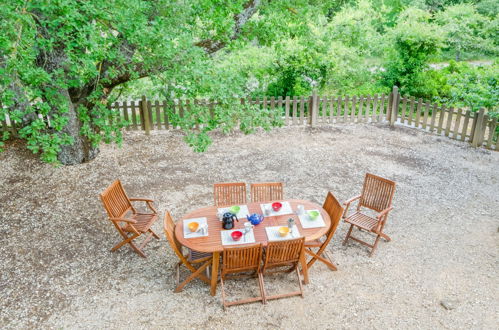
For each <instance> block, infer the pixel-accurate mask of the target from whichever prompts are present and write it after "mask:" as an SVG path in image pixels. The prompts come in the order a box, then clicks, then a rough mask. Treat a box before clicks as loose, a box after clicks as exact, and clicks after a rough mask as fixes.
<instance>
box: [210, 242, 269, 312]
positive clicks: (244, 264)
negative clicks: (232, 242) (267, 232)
mask: <svg viewBox="0 0 499 330" xmlns="http://www.w3.org/2000/svg"><path fill="white" fill-rule="evenodd" d="M262 252H263V248H262V244H261V243H258V244H252V245H248V246H245V247H232V248H224V250H223V257H222V270H221V275H220V284H221V289H222V304H223V306H224V309H226V308H227V307H229V306H233V305H241V304H247V303H251V302H256V301H262V302H263V303H265V299H264V297H265V296H264V294H263V278H262V273H261V272H260V269H261V261H262ZM247 272H252V273H251V274H250V275H249V276H257V277H258V286H259V287H260V295H259V296H258V297H254V298H247V299H241V300H236V301H230V302H228V301H226V298H225V288H224V280H226V279H228V278H238V277H244V276H248V275H243V274H241V273H247ZM234 274H239V275H234Z"/></svg>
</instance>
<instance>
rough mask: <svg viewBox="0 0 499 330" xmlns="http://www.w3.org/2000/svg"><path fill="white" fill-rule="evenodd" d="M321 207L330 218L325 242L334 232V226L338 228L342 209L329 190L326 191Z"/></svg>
mask: <svg viewBox="0 0 499 330" xmlns="http://www.w3.org/2000/svg"><path fill="white" fill-rule="evenodd" d="M322 208H323V209H324V210H326V212H327V214H328V215H329V217H330V218H331V226H330V227H329V231H328V233H327V236H328V239H327V242H326V244H327V243H328V242H329V240H330V239H331V238H332V236H333V235H334V233H335V232H336V228H338V224H339V223H340V220H341V217H342V216H343V211H344V209H343V207H342V206H341V204H340V202H338V200H337V199H336V197H334V195H333V194H332V193H331V192H328V194H327V196H326V200H325V201H324V204H323V205H322Z"/></svg>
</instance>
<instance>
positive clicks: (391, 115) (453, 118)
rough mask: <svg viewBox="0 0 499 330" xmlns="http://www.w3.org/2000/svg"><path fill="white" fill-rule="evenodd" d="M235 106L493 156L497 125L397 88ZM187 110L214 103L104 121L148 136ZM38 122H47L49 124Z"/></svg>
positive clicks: (179, 104)
mask: <svg viewBox="0 0 499 330" xmlns="http://www.w3.org/2000/svg"><path fill="white" fill-rule="evenodd" d="M239 102H240V104H250V105H253V106H259V107H260V108H262V109H265V108H270V109H273V110H279V109H280V113H281V118H282V120H283V123H284V125H286V126H296V125H310V126H316V125H323V124H338V123H376V122H388V123H389V124H390V125H391V126H395V125H403V126H408V127H412V128H417V129H420V130H425V131H427V132H430V133H434V134H438V135H442V136H445V137H448V138H451V139H454V140H460V141H466V142H469V143H471V145H472V146H474V147H485V148H488V149H491V150H499V138H498V135H499V134H498V133H499V130H498V127H499V122H498V119H497V118H492V117H490V116H489V115H488V114H487V113H486V112H485V110H484V109H481V110H480V111H478V112H472V111H470V110H465V109H455V108H452V107H446V106H444V105H438V104H434V103H430V102H428V101H424V100H422V99H415V98H414V97H411V96H402V95H400V93H399V92H398V88H397V87H394V88H393V91H392V92H391V93H390V94H388V95H385V94H375V95H365V96H348V95H347V96H319V95H317V94H316V93H314V94H313V95H311V96H307V97H304V96H294V97H290V96H286V97H284V98H283V97H277V98H276V97H263V98H241V99H240V100H239ZM192 106H196V107H202V108H205V109H206V114H207V115H208V116H211V117H214V116H215V113H216V110H217V107H218V106H219V103H218V102H217V101H215V100H208V99H195V100H189V99H185V100H181V99H176V100H173V101H170V102H168V101H166V100H154V101H151V100H147V99H146V97H145V96H143V97H142V99H141V100H138V101H125V102H115V103H113V104H111V105H110V107H109V109H110V110H111V111H112V112H114V113H112V115H110V116H109V118H108V121H109V122H111V121H112V120H116V119H118V118H120V119H124V120H126V121H127V122H129V123H130V125H128V126H127V127H125V129H126V130H144V131H145V132H146V134H149V133H150V131H151V130H161V129H177V128H179V127H178V125H177V123H176V120H175V117H178V118H183V117H184V116H185V115H186V114H188V113H189V111H190V110H191V107H192ZM44 120H47V122H48V123H49V122H50V118H44ZM199 125H203V124H198V126H199ZM18 128H19V127H18V125H16V124H15V123H12V122H11V121H10V120H9V118H8V117H7V118H6V120H4V121H3V122H2V123H1V125H0V131H2V130H3V131H10V132H11V133H13V134H16V133H17V130H18Z"/></svg>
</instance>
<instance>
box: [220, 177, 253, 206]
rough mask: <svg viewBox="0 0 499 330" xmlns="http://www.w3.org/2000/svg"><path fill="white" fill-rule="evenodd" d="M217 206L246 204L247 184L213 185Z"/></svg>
mask: <svg viewBox="0 0 499 330" xmlns="http://www.w3.org/2000/svg"><path fill="white" fill-rule="evenodd" d="M213 195H214V197H215V206H232V205H240V204H246V183H244V182H234V183H215V184H214V185H213Z"/></svg>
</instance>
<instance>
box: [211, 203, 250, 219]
mask: <svg viewBox="0 0 499 330" xmlns="http://www.w3.org/2000/svg"><path fill="white" fill-rule="evenodd" d="M231 206H235V205H231ZM237 206H239V207H240V208H241V209H240V210H239V212H237V214H236V217H237V218H238V219H246V216H247V215H249V214H250V213H249V210H248V205H237ZM218 212H222V213H225V212H230V206H229V207H221V208H219V209H218ZM220 221H222V220H221V219H220Z"/></svg>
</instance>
